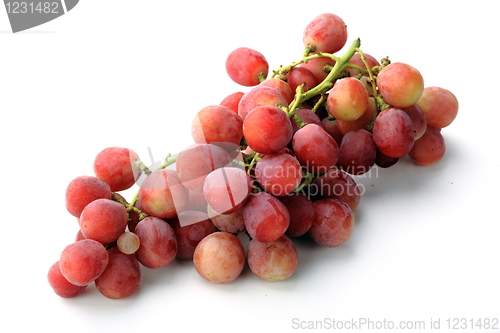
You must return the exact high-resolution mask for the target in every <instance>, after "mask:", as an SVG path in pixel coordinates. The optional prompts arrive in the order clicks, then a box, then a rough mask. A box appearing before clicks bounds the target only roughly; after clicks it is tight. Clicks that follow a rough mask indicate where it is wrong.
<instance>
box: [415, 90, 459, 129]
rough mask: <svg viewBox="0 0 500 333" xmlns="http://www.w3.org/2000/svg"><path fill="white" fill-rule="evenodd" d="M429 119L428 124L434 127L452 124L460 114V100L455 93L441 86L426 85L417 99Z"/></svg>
mask: <svg viewBox="0 0 500 333" xmlns="http://www.w3.org/2000/svg"><path fill="white" fill-rule="evenodd" d="M417 104H418V105H419V106H420V108H421V109H422V111H423V112H424V114H425V117H426V119H427V124H429V126H432V127H434V128H438V129H439V128H443V127H446V126H448V125H450V124H451V123H452V122H453V120H455V118H456V117H457V114H458V100H457V98H456V97H455V95H454V94H453V93H452V92H451V91H449V90H447V89H444V88H441V87H426V88H424V92H423V93H422V96H421V97H420V99H419V100H418V101H417Z"/></svg>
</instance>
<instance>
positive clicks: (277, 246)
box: [248, 235, 299, 281]
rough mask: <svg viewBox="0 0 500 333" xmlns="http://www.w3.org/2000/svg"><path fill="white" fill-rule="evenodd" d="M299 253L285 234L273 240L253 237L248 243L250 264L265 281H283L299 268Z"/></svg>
mask: <svg viewBox="0 0 500 333" xmlns="http://www.w3.org/2000/svg"><path fill="white" fill-rule="evenodd" d="M298 260H299V255H298V253H297V249H296V248H295V245H293V243H292V241H291V240H290V239H289V238H288V237H287V236H285V235H283V236H281V237H280V238H278V239H277V240H275V241H272V242H265V243H263V242H259V241H258V240H257V239H255V238H254V239H252V240H251V241H250V243H249V244H248V265H249V266H250V270H251V271H252V273H253V274H254V275H255V276H257V277H258V278H260V279H262V280H264V281H283V280H286V279H288V278H289V277H290V276H292V274H293V273H294V272H295V270H296V269H297V264H298Z"/></svg>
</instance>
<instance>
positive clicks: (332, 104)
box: [327, 77, 368, 121]
mask: <svg viewBox="0 0 500 333" xmlns="http://www.w3.org/2000/svg"><path fill="white" fill-rule="evenodd" d="M367 108H368V91H367V90H366V88H365V86H364V84H363V83H361V81H360V80H358V79H356V78H352V77H346V78H343V79H340V80H338V81H337V82H336V83H335V85H334V86H333V88H332V89H331V90H330V93H329V94H328V98H327V109H328V112H329V113H330V114H331V115H332V116H333V117H335V118H336V119H338V120H343V121H353V120H356V119H358V118H360V117H361V116H362V115H363V113H365V111H366V109H367Z"/></svg>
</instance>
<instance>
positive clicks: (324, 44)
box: [303, 13, 347, 53]
mask: <svg viewBox="0 0 500 333" xmlns="http://www.w3.org/2000/svg"><path fill="white" fill-rule="evenodd" d="M346 41H347V26H346V24H345V23H344V21H343V20H342V19H341V18H340V17H339V16H337V15H335V14H331V13H324V14H320V15H318V16H316V17H315V18H314V19H313V20H312V21H311V22H310V23H309V24H308V25H307V26H306V28H305V30H304V36H303V42H304V45H305V46H306V47H308V45H314V48H315V50H314V51H315V52H325V53H335V52H337V51H340V50H341V49H342V48H343V47H344V45H345V43H346Z"/></svg>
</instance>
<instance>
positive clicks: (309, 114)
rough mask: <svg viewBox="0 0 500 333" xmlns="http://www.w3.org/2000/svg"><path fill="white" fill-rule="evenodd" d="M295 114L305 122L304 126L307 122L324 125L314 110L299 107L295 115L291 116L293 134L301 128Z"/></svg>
mask: <svg viewBox="0 0 500 333" xmlns="http://www.w3.org/2000/svg"><path fill="white" fill-rule="evenodd" d="M295 116H297V117H299V118H300V120H301V121H302V122H303V123H305V124H304V125H303V126H302V127H304V126H305V125H307V124H316V125H318V126H320V127H323V123H322V122H321V120H320V119H319V116H318V115H317V114H316V113H315V112H313V111H312V110H309V109H299V110H295V115H294V116H293V117H292V118H290V120H291V121H292V128H293V134H295V132H297V131H298V130H299V126H298V125H297V120H296V119H295Z"/></svg>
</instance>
